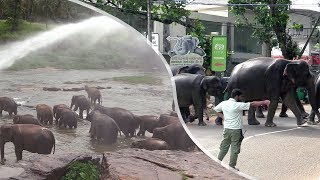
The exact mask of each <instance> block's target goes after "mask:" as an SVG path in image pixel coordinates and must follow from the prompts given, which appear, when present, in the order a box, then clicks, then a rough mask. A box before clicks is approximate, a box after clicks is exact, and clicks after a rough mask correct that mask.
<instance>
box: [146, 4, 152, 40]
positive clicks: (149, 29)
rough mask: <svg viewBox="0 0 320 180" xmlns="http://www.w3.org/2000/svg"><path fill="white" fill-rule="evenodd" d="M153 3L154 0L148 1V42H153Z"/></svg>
mask: <svg viewBox="0 0 320 180" xmlns="http://www.w3.org/2000/svg"><path fill="white" fill-rule="evenodd" d="M151 1H152V0H147V18H148V28H147V29H148V33H147V35H148V40H149V41H150V42H152V33H151V28H152V27H151V4H152V3H151Z"/></svg>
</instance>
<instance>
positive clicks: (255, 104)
mask: <svg viewBox="0 0 320 180" xmlns="http://www.w3.org/2000/svg"><path fill="white" fill-rule="evenodd" d="M269 104H270V101H269V100H264V101H252V102H251V103H250V106H252V107H259V106H267V107H269Z"/></svg>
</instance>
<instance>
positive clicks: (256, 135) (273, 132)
mask: <svg viewBox="0 0 320 180" xmlns="http://www.w3.org/2000/svg"><path fill="white" fill-rule="evenodd" d="M300 128H301V127H296V128H292V129H285V130H281V131H272V132H267V133H262V134H255V135H253V136H249V137H246V138H244V139H243V141H247V140H248V139H251V138H253V137H258V136H264V135H268V134H275V133H281V132H286V131H292V130H296V129H300Z"/></svg>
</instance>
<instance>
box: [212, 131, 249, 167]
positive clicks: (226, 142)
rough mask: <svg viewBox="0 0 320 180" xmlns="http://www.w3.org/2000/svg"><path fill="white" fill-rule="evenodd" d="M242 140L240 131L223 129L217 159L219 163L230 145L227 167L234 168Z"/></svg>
mask: <svg viewBox="0 0 320 180" xmlns="http://www.w3.org/2000/svg"><path fill="white" fill-rule="evenodd" d="M242 140H243V134H242V130H241V129H224V131H223V140H222V142H221V144H220V152H219V155H218V159H219V160H220V161H222V160H223V158H224V157H225V156H226V154H227V153H228V150H229V147H230V145H231V152H230V162H229V166H231V167H235V166H236V164H237V159H238V154H239V153H240V147H241V142H242Z"/></svg>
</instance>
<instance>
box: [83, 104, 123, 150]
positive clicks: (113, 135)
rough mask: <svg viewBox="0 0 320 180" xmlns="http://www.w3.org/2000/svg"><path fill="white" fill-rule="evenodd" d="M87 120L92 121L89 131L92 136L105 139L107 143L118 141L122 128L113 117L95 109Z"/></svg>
mask: <svg viewBox="0 0 320 180" xmlns="http://www.w3.org/2000/svg"><path fill="white" fill-rule="evenodd" d="M86 120H88V121H90V122H91V126H90V131H89V133H90V137H91V138H93V139H95V138H97V139H98V140H99V139H103V140H104V142H105V143H106V144H114V143H116V142H117V138H118V131H120V129H119V127H118V125H117V123H116V122H115V121H114V120H113V119H112V118H111V117H109V116H108V115H106V114H102V113H100V112H99V111H95V110H94V111H91V112H90V113H89V114H88V115H87V117H86Z"/></svg>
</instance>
